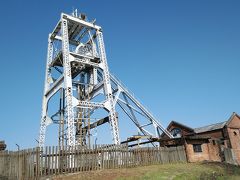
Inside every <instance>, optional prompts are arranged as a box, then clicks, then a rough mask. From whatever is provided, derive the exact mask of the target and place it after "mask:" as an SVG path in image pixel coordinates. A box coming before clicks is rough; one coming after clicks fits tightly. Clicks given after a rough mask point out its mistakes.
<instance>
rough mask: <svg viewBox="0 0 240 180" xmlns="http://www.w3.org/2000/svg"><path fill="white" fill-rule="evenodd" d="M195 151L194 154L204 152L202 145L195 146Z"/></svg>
mask: <svg viewBox="0 0 240 180" xmlns="http://www.w3.org/2000/svg"><path fill="white" fill-rule="evenodd" d="M193 151H194V152H202V146H201V144H193Z"/></svg>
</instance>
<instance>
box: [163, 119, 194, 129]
mask: <svg viewBox="0 0 240 180" xmlns="http://www.w3.org/2000/svg"><path fill="white" fill-rule="evenodd" d="M173 124H176V125H178V126H182V127H184V128H185V129H188V130H189V131H194V129H193V128H190V127H188V126H186V125H184V124H182V123H179V122H177V121H171V122H170V123H169V125H168V127H167V129H168V130H169V128H170V127H171V126H172V125H173Z"/></svg>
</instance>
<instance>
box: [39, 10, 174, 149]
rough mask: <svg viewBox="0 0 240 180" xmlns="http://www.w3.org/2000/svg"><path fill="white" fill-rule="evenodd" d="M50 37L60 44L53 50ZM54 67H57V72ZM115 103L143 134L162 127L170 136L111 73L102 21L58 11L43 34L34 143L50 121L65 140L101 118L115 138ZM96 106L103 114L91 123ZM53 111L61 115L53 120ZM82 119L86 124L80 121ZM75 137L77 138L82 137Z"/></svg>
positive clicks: (79, 134)
mask: <svg viewBox="0 0 240 180" xmlns="http://www.w3.org/2000/svg"><path fill="white" fill-rule="evenodd" d="M54 43H59V44H60V45H59V47H58V48H59V49H57V50H56V51H54V47H53V46H54ZM54 71H56V72H58V73H59V74H58V76H57V77H56V73H54ZM62 90H63V91H62ZM58 92H60V93H62V94H61V98H60V109H59V110H58V111H57V112H56V113H54V114H53V115H52V114H49V112H48V109H49V108H48V106H49V101H50V99H51V98H52V97H53V96H56V94H57V93H58ZM101 94H103V95H104V100H98V101H97V100H96V99H97V98H96V99H95V97H97V96H98V95H101ZM116 106H119V107H120V108H121V109H122V110H123V112H124V113H125V114H126V115H127V116H128V117H129V119H130V120H131V121H132V122H133V123H134V125H135V126H136V127H137V129H138V131H140V132H141V133H142V134H143V135H145V136H149V137H150V136H151V137H160V135H161V133H162V132H163V133H165V134H166V135H167V136H169V137H172V136H171V134H170V133H169V132H168V131H167V130H165V129H164V128H163V127H162V126H161V124H160V123H159V122H158V121H157V120H156V119H155V118H154V117H153V116H152V114H151V113H150V112H149V111H148V110H147V109H146V108H145V107H144V106H143V105H142V104H141V103H140V102H139V101H138V100H136V98H135V97H134V96H133V95H132V94H131V93H130V92H129V91H128V90H127V88H125V86H124V85H123V84H122V83H121V82H120V81H119V80H118V79H117V78H116V77H114V76H113V75H111V74H110V72H109V68H108V63H107V58H106V52H105V47H104V41H103V33H102V30H101V27H100V26H97V25H95V21H93V22H88V21H87V20H86V18H85V16H82V15H81V16H78V15H77V14H74V15H73V16H71V15H68V14H64V13H62V14H61V19H60V21H59V22H58V24H57V25H56V27H55V28H54V30H53V32H52V33H50V34H49V38H48V54H47V63H46V74H45V85H44V95H43V100H42V116H41V124H40V136H39V146H40V147H43V146H44V143H45V133H46V127H47V126H48V125H50V124H51V123H52V122H53V123H58V124H61V123H62V124H63V127H62V130H63V131H64V133H63V134H62V139H63V138H64V139H65V140H66V144H67V145H69V146H75V145H76V144H81V145H83V143H82V140H83V141H85V143H86V140H85V137H86V136H87V134H88V136H90V135H91V134H90V131H88V132H86V129H87V128H88V130H89V128H92V127H95V125H96V124H98V125H99V124H100V125H101V124H103V123H105V122H109V124H110V127H111V133H112V139H113V143H114V144H120V137H119V125H118V115H117V113H116ZM98 109H104V110H105V112H107V114H108V115H107V117H104V118H102V117H101V118H100V119H99V120H98V121H96V122H91V123H90V119H91V116H92V115H94V113H95V111H96V110H98ZM136 113H137V114H140V115H141V116H142V117H144V118H145V119H146V122H147V123H145V124H143V123H142V122H141V121H140V120H139V119H138V116H137V115H136ZM56 117H58V118H60V119H57V120H56V119H55V118H56ZM87 120H88V126H86V124H85V123H86V122H87ZM94 124H95V125H94ZM149 126H153V127H154V129H155V133H156V134H155V135H154V134H153V133H152V132H150V131H149V130H148V129H147V127H149ZM79 138H80V139H81V138H82V139H81V142H80V141H79ZM89 143H90V141H89Z"/></svg>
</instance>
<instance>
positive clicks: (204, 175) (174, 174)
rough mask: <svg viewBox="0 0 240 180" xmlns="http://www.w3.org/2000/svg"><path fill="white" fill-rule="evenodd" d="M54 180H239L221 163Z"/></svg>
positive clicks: (238, 173) (238, 171)
mask: <svg viewBox="0 0 240 180" xmlns="http://www.w3.org/2000/svg"><path fill="white" fill-rule="evenodd" d="M49 179H54V180H62V179H69V180H75V179H87V180H90V179H91V180H92V179H93V180H94V179H96V180H136V179H137V180H138V179H139V180H155V179H156V180H158V179H171V180H185V179H186V180H189V179H190V180H191V179H192V180H195V179H200V180H204V179H210V180H215V179H219V180H223V179H230V180H231V179H233V180H234V179H240V167H239V166H233V165H228V164H223V163H213V162H211V163H210V162H208V163H207V162H204V163H177V164H164V165H152V166H142V167H136V168H127V169H111V170H98V171H92V172H80V173H75V174H67V175H60V176H55V177H53V178H49Z"/></svg>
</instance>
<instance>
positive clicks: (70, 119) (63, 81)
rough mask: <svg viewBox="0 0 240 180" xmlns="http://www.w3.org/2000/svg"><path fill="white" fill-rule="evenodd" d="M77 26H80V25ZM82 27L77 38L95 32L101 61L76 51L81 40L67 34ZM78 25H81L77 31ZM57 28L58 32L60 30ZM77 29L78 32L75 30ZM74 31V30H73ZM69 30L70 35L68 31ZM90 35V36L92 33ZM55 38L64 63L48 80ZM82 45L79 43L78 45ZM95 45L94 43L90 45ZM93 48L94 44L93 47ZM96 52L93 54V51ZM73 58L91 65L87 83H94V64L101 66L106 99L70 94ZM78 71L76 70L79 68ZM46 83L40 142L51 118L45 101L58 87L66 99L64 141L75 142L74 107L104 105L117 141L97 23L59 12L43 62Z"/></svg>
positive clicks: (40, 142) (116, 125) (42, 144)
mask: <svg viewBox="0 0 240 180" xmlns="http://www.w3.org/2000/svg"><path fill="white" fill-rule="evenodd" d="M69 22H71V27H69V26H68V23H69ZM79 27H80V28H79ZM84 28H85V32H83V33H82V34H80V35H79V36H78V39H80V38H82V37H83V36H84V35H85V34H87V32H88V31H89V30H90V29H93V30H95V31H96V36H97V43H98V49H99V50H98V52H99V54H100V57H99V58H100V62H98V63H95V62H94V61H92V59H93V58H96V57H87V56H86V55H85V56H83V55H82V54H79V53H77V52H76V51H77V50H78V47H79V45H81V42H80V41H77V40H76V39H71V37H70V36H76V35H77V34H78V33H80V31H81V30H82V29H84ZM79 29H81V30H80V31H79ZM59 32H60V33H59ZM75 32H77V33H75ZM74 33H75V34H74ZM70 34H71V35H70ZM91 38H92V37H91ZM54 40H57V41H61V42H62V50H61V53H62V60H63V63H62V66H63V73H62V75H61V76H60V77H59V78H58V79H57V80H55V81H54V82H53V83H51V81H50V80H51V79H53V78H52V76H51V75H52V74H51V68H52V67H53V66H54V65H53V64H54V62H53V61H54V58H53V57H52V54H53V44H52V41H54ZM70 44H71V45H75V52H70V51H69V45H70ZM80 47H81V46H80ZM94 47H95V44H94V43H93V45H92V48H94ZM95 48H96V47H95ZM95 55H96V54H95ZM72 62H76V63H78V64H80V65H81V66H82V65H83V66H88V68H89V67H91V68H92V69H93V70H92V73H90V75H89V76H91V80H90V83H94V84H97V82H96V79H97V68H99V69H101V71H102V72H103V75H104V78H103V83H102V84H103V89H104V94H105V97H106V100H105V101H103V102H89V101H85V100H82V101H80V99H77V98H76V97H74V96H73V87H72V85H73V76H74V75H73V72H72V68H73V66H72V64H73V63H72ZM78 73H79V72H78ZM45 76H46V77H45V87H44V96H43V104H42V109H43V110H42V118H41V124H40V136H39V146H40V147H42V146H44V143H45V133H46V127H47V125H49V124H50V123H51V120H52V119H51V118H49V117H48V113H47V109H48V101H49V100H50V98H51V97H52V96H54V95H55V94H56V93H57V92H58V91H59V90H60V89H61V88H63V89H64V92H65V93H64V94H65V102H66V106H65V107H64V112H65V115H66V116H65V120H66V124H67V127H66V129H67V135H66V139H67V145H69V146H74V145H75V142H76V138H75V135H76V131H75V130H76V129H75V124H76V122H75V119H76V117H75V116H76V115H75V114H76V113H75V111H76V110H75V109H74V108H75V107H77V108H89V109H91V108H104V109H105V110H107V111H108V112H109V122H110V125H111V131H112V135H113V142H114V143H115V144H120V140H119V130H118V121H117V117H116V112H115V107H114V104H113V103H114V102H113V95H112V88H111V83H110V74H109V70H108V65H107V58H106V53H105V47H104V41H103V36H102V32H101V28H100V27H99V26H96V25H94V24H93V23H90V22H87V21H85V20H82V19H81V18H80V17H74V16H70V15H67V14H64V13H63V14H62V15H61V20H60V21H59V22H58V24H57V26H56V27H55V29H54V31H53V32H52V33H51V34H50V35H49V46H48V57H47V66H46V75H45ZM74 100H75V101H77V104H76V105H75V106H74V105H73V101H74Z"/></svg>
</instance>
